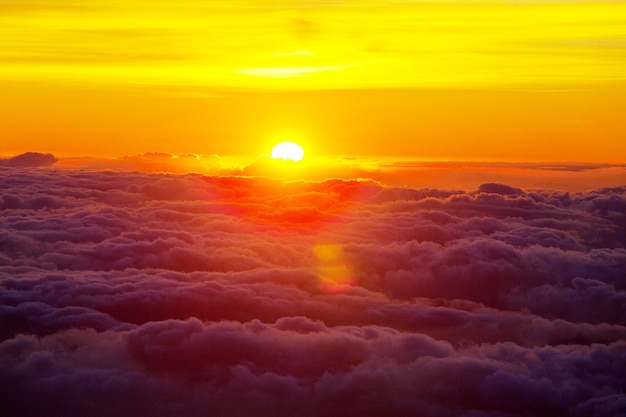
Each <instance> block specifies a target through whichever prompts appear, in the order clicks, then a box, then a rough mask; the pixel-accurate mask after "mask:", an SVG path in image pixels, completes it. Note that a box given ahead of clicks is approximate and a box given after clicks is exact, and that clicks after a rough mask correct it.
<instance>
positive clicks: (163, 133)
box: [0, 0, 626, 163]
mask: <svg viewBox="0 0 626 417" xmlns="http://www.w3.org/2000/svg"><path fill="white" fill-rule="evenodd" d="M625 20H626V4H625V3H624V2H621V1H574V2H569V1H524V0H521V1H518V0H516V1H506V0H505V1H455V2H453V1H380V2H378V1H251V0H234V1H200V0H182V1H176V2H174V1H170V0H156V1H143V0H134V1H110V0H109V1H77V0H74V1H72V0H62V1H57V0H54V1H52V0H43V1H30V0H25V1H6V0H5V1H2V2H0V25H1V26H2V28H3V29H2V34H1V35H0V90H1V91H2V95H3V100H2V101H1V103H0V135H1V137H2V149H0V153H2V154H3V155H5V156H12V155H16V154H19V153H22V152H26V151H40V152H51V153H54V154H55V155H59V156H105V157H119V156H122V155H134V154H139V153H143V152H168V153H172V154H179V153H196V154H218V155H243V156H251V157H254V156H257V155H259V154H263V153H267V152H269V150H270V149H271V146H272V145H273V144H274V143H276V142H278V141H281V140H285V139H289V140H294V141H299V142H301V143H302V144H303V145H304V146H305V148H306V150H307V154H308V155H318V156H321V155H335V156H336V155H340V156H394V157H411V158H414V159H443V160H479V161H485V160H489V161H492V160H497V161H582V162H599V163H607V162H609V163H624V162H625V161H624V156H623V155H626V144H625V141H624V140H623V138H624V137H626V128H625V127H624V123H622V114H621V113H622V112H621V109H623V108H624V107H626V84H625V83H624V80H625V79H626V54H624V53H623V52H624V48H625V47H626V43H625V42H626V26H625V25H624V21H625ZM382 138H384V139H382Z"/></svg>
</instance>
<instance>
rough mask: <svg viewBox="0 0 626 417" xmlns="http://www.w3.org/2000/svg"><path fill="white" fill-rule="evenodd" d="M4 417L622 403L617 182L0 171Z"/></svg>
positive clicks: (624, 282) (431, 411) (538, 410)
mask: <svg viewBox="0 0 626 417" xmlns="http://www.w3.org/2000/svg"><path fill="white" fill-rule="evenodd" d="M0 189H1V190H2V194H1V197H0V213H1V214H2V216H1V217H0V221H1V222H2V227H1V228H0V286H1V288H2V291H1V293H0V300H1V304H0V322H1V323H2V326H0V337H1V340H2V342H1V343H0V364H1V366H0V387H1V389H0V408H2V409H4V410H8V415H11V416H15V417H19V416H33V415H44V414H45V415H63V416H80V415H101V416H119V415H137V416H174V415H185V416H195V415H198V416H200V415H202V416H206V415H211V416H277V415H285V416H286V415H289V416H294V415H298V416H357V415H358V416H379V415H383V414H384V415H394V416H415V415H420V416H461V415H463V416H476V417H477V416H485V417H486V416H490V417H493V416H516V415H533V416H554V415H573V416H608V415H620V413H624V412H626V397H624V394H623V392H624V382H623V381H624V380H626V343H625V342H624V339H625V337H626V313H625V312H626V308H625V307H626V275H625V273H624V271H626V249H625V247H626V214H625V213H626V188H625V187H615V188H605V189H598V190H595V191H592V192H588V193H577V194H572V193H566V192H557V191H525V190H522V189H519V188H515V187H511V186H508V185H504V184H495V183H487V184H483V185H481V186H480V187H479V188H478V189H477V190H476V191H473V192H465V191H451V190H439V189H408V188H389V187H383V186H381V185H379V184H378V183H375V182H372V181H365V180H364V181H344V180H327V181H323V182H291V183H289V182H282V181H277V180H269V179H261V178H236V177H222V178H218V177H204V176H200V175H184V176H180V175H163V174H159V175H157V174H143V173H112V172H104V171H100V172H98V171H57V170H27V169H23V168H19V167H15V168H8V167H5V168H1V169H0Z"/></svg>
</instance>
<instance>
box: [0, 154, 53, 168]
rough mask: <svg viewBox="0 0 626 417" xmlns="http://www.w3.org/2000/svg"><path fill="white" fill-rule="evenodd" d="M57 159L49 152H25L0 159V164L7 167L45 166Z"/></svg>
mask: <svg viewBox="0 0 626 417" xmlns="http://www.w3.org/2000/svg"><path fill="white" fill-rule="evenodd" d="M57 161H58V159H57V158H55V157H54V155H52V154H50V153H45V154H44V153H39V152H26V153H23V154H20V155H17V156H14V157H12V158H9V159H0V165H3V166H8V167H47V166H51V165H54V164H55V163H56V162H57Z"/></svg>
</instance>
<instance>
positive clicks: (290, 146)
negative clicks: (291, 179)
mask: <svg viewBox="0 0 626 417" xmlns="http://www.w3.org/2000/svg"><path fill="white" fill-rule="evenodd" d="M303 157H304V149H302V146H300V145H298V144H297V143H294V142H280V143H279V144H277V145H276V146H274V148H272V158H274V159H282V160H283V161H287V160H290V161H294V162H297V161H300V160H301V159H302V158H303Z"/></svg>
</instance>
